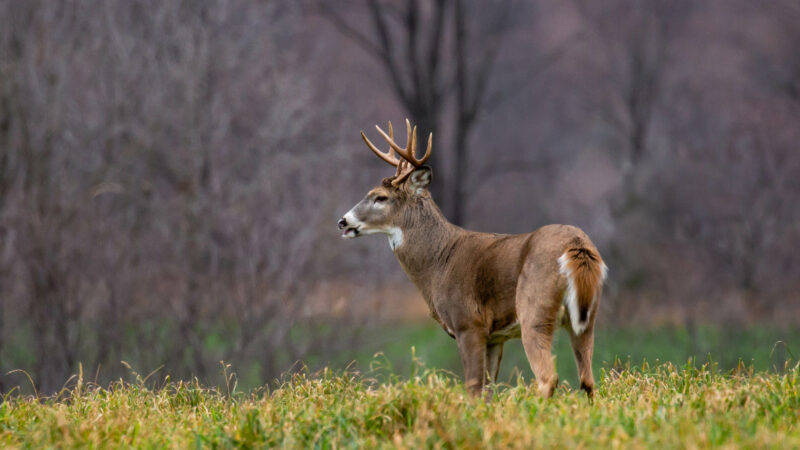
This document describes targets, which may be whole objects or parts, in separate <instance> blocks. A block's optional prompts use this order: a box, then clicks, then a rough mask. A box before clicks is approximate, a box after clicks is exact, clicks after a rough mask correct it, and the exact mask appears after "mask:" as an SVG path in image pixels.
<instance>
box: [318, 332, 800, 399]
mask: <svg viewBox="0 0 800 450" xmlns="http://www.w3.org/2000/svg"><path fill="white" fill-rule="evenodd" d="M364 335H365V336H369V338H370V339H369V340H367V339H365V341H367V342H371V343H372V344H371V345H367V344H365V346H364V348H363V349H361V351H359V352H353V353H350V354H346V355H341V357H340V358H339V359H338V360H337V359H333V360H329V361H327V364H330V365H331V366H332V367H345V366H346V365H347V364H348V363H350V362H351V361H353V360H355V367H357V368H359V369H362V370H365V369H367V368H368V367H369V364H370V362H371V361H372V360H373V358H374V355H375V353H376V352H380V353H382V354H383V355H384V357H385V360H386V361H387V362H388V363H390V367H391V369H392V370H393V371H394V372H397V373H409V372H410V371H411V370H412V366H413V364H414V362H413V361H412V359H411V358H410V352H409V348H411V347H414V348H415V349H416V352H415V357H416V359H417V360H419V361H421V362H423V363H424V364H425V365H426V366H427V367H436V368H440V369H445V370H448V371H451V372H454V373H457V374H461V370H462V369H461V361H460V360H459V356H458V351H457V348H456V344H455V341H454V340H453V339H452V338H450V337H449V336H447V335H446V334H445V333H444V332H443V331H442V329H441V328H440V327H439V326H437V325H431V324H420V325H408V324H406V325H396V326H393V327H384V328H382V329H379V330H374V331H373V332H369V331H365V332H364ZM793 351H794V352H800V329H796V328H787V329H777V328H770V327H765V326H760V327H750V328H720V327H713V326H700V327H697V328H696V329H694V330H687V329H686V328H681V327H663V328H652V329H636V328H610V327H608V328H601V329H599V330H597V332H596V333H595V351H594V364H593V367H594V370H595V377H597V376H599V374H600V369H601V368H603V367H605V368H606V369H608V368H611V367H613V366H614V364H615V363H617V364H618V363H619V362H620V361H622V362H623V363H630V364H631V365H634V366H639V365H641V364H642V363H644V362H645V361H648V362H650V363H653V364H660V363H663V362H671V363H673V364H678V365H680V364H683V363H684V362H686V361H687V360H688V359H690V358H691V359H693V360H695V361H713V362H715V363H716V364H717V367H719V368H720V369H722V370H731V369H734V368H737V367H738V366H739V364H740V363H745V364H746V365H748V366H750V367H753V368H754V369H755V370H756V371H765V370H769V371H780V370H782V369H783V367H784V366H785V365H786V363H787V361H789V360H797V358H795V357H794V355H793V354H792V352H793ZM553 354H554V355H555V357H556V368H557V371H558V374H559V377H560V379H561V380H562V381H567V382H570V383H572V384H573V386H574V385H576V383H577V371H576V368H575V362H574V360H573V356H572V349H571V348H570V345H569V339H568V338H567V336H566V334H565V332H564V330H558V332H557V333H556V338H555V342H554V346H553ZM312 366H313V365H312ZM518 375H523V376H524V377H525V378H528V379H530V378H532V377H533V373H532V372H531V369H530V365H529V364H528V360H527V358H526V357H525V351H524V350H523V348H522V341H520V340H519V339H515V340H511V341H508V342H507V343H506V344H505V347H504V350H503V361H502V365H501V369H500V380H501V381H503V382H505V383H510V384H513V383H514V382H515V380H516V379H517V376H518Z"/></svg>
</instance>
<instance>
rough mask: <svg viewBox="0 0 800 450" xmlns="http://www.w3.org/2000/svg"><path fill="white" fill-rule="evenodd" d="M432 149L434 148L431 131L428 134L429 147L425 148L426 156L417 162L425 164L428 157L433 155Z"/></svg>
mask: <svg viewBox="0 0 800 450" xmlns="http://www.w3.org/2000/svg"><path fill="white" fill-rule="evenodd" d="M432 149H433V133H430V134H429V135H428V149H427V150H425V156H423V157H422V159H419V160H417V163H418V164H419V165H423V164H425V161H427V160H428V158H430V157H431V150H432Z"/></svg>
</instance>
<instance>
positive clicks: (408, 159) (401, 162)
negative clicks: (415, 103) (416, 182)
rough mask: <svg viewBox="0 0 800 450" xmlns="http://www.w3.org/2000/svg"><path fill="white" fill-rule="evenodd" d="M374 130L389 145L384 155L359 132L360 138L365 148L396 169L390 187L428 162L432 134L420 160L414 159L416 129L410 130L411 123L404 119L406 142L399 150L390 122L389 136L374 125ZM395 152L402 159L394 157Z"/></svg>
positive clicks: (431, 145)
mask: <svg viewBox="0 0 800 450" xmlns="http://www.w3.org/2000/svg"><path fill="white" fill-rule="evenodd" d="M375 128H377V129H378V133H380V134H381V136H383V138H384V139H386V142H388V143H389V151H388V152H386V153H384V152H382V151H380V150H378V148H377V147H375V145H373V144H372V142H370V141H369V139H367V136H366V135H365V134H364V132H363V131H362V132H361V138H362V139H364V142H365V143H366V144H367V147H369V148H370V150H372V151H373V152H375V154H376V155H378V157H379V158H381V159H382V160H384V161H386V162H387V163H389V164H391V165H393V166H395V167H397V172H395V175H394V179H393V180H392V185H393V186H397V185H398V184H400V183H401V182H402V181H403V180H405V179H406V177H408V176H409V175H410V174H411V172H413V171H414V169H418V168H420V167H422V165H423V164H425V161H427V160H428V158H430V156H431V149H432V147H433V133H430V134H429V135H428V149H427V150H425V156H423V157H422V158H421V159H417V157H416V149H417V127H416V126H414V128H413V130H412V128H411V122H409V121H408V119H406V129H407V130H408V139H407V141H406V147H405V148H401V147H400V146H399V145H397V143H396V142H395V141H394V130H392V122H389V134H388V135H387V134H386V133H385V132H384V131H383V130H381V127H379V126H377V125H375ZM395 152H397V154H398V155H400V156H401V157H402V159H398V158H397V157H396V156H395Z"/></svg>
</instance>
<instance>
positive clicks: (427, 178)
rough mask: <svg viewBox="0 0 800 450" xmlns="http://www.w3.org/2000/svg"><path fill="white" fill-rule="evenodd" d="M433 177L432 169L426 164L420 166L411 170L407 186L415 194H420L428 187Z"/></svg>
mask: <svg viewBox="0 0 800 450" xmlns="http://www.w3.org/2000/svg"><path fill="white" fill-rule="evenodd" d="M432 179H433V171H432V170H431V168H430V167H428V166H423V167H420V168H419V169H416V170H415V171H413V172H411V175H409V177H408V188H409V189H410V190H411V192H413V193H415V194H421V193H422V191H423V190H425V189H428V186H430V184H431V180H432Z"/></svg>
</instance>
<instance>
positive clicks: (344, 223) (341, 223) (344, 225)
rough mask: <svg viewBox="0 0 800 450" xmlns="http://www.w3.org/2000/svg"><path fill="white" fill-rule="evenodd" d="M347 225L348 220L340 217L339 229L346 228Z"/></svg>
mask: <svg viewBox="0 0 800 450" xmlns="http://www.w3.org/2000/svg"><path fill="white" fill-rule="evenodd" d="M346 226H347V221H346V220H344V218H341V219H339V229H340V230H344V228H345V227H346Z"/></svg>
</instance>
